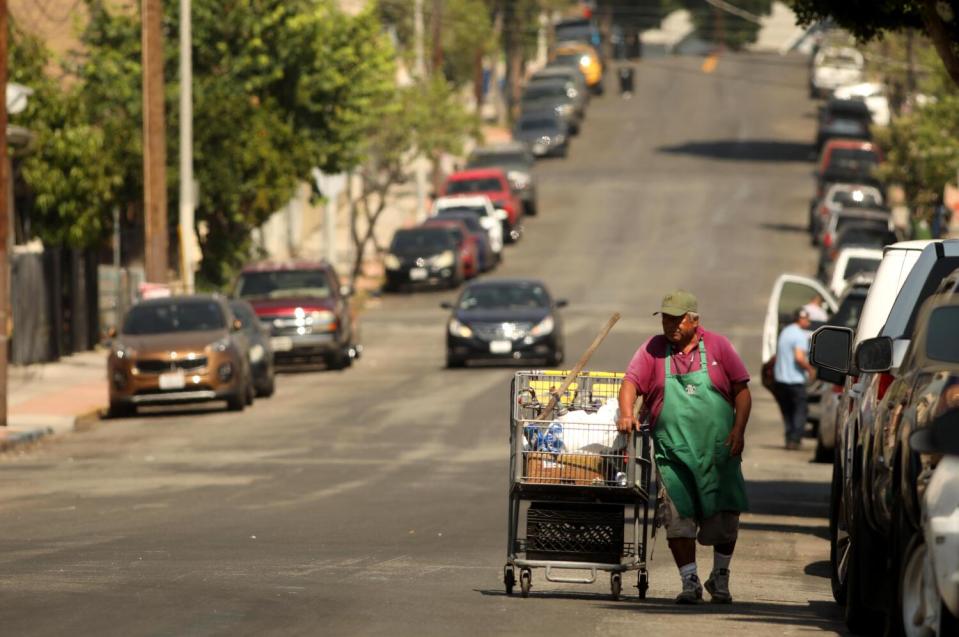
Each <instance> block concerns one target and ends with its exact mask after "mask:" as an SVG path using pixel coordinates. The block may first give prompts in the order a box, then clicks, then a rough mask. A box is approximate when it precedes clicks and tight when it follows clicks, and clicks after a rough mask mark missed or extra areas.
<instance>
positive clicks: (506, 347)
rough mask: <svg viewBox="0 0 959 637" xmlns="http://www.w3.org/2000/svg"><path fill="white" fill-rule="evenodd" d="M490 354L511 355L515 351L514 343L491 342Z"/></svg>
mask: <svg viewBox="0 0 959 637" xmlns="http://www.w3.org/2000/svg"><path fill="white" fill-rule="evenodd" d="M489 351H490V354H509V353H510V352H512V351H513V343H511V342H510V341H490V344H489Z"/></svg>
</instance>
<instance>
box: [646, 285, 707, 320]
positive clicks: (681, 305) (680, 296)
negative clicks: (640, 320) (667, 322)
mask: <svg viewBox="0 0 959 637" xmlns="http://www.w3.org/2000/svg"><path fill="white" fill-rule="evenodd" d="M698 311H699V303H698V302H697V301H696V297H695V296H693V294H692V293H691V292H687V291H686V290H673V291H672V292H670V293H669V294H667V295H666V296H664V297H663V304H662V306H661V307H660V308H659V311H658V312H653V314H668V315H669V316H685V315H686V313H687V312H698Z"/></svg>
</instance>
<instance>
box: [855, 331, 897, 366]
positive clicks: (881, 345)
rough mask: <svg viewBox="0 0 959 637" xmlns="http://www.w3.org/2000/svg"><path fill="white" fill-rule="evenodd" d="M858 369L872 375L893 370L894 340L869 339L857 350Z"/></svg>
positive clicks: (883, 337)
mask: <svg viewBox="0 0 959 637" xmlns="http://www.w3.org/2000/svg"><path fill="white" fill-rule="evenodd" d="M856 367H858V368H859V370H860V371H863V372H870V373H881V372H888V371H889V370H890V369H892V339H891V338H889V337H888V336H879V337H877V338H869V339H866V340H864V341H863V342H862V343H860V344H859V347H858V348H857V349H856Z"/></svg>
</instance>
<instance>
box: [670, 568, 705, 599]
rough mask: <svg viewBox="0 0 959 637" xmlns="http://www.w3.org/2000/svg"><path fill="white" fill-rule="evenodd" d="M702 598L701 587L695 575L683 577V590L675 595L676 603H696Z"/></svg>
mask: <svg viewBox="0 0 959 637" xmlns="http://www.w3.org/2000/svg"><path fill="white" fill-rule="evenodd" d="M702 598H703V587H702V585H701V584H700V583H699V578H698V577H696V576H695V575H690V576H689V577H684V578H683V592H682V593H680V594H679V595H677V596H676V603H677V604H696V603H698V602H699V601H700V600H701V599H702Z"/></svg>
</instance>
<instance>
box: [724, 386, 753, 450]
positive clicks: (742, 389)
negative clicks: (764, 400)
mask: <svg viewBox="0 0 959 637" xmlns="http://www.w3.org/2000/svg"><path fill="white" fill-rule="evenodd" d="M732 392H733V406H734V407H735V409H736V415H735V419H734V420H733V429H732V431H730V432H729V437H728V438H726V443H725V444H726V446H727V447H729V455H731V456H738V455H741V454H742V452H743V449H744V448H745V446H746V423H748V422H749V412H751V411H752V408H753V397H752V394H751V393H750V392H749V385H748V384H746V383H733V386H732Z"/></svg>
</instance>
